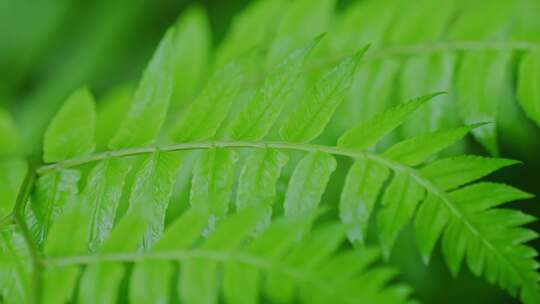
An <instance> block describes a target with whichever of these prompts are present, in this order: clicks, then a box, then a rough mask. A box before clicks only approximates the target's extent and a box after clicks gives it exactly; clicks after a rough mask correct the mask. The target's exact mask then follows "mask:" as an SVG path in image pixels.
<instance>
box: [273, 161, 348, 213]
mask: <svg viewBox="0 0 540 304" xmlns="http://www.w3.org/2000/svg"><path fill="white" fill-rule="evenodd" d="M336 165H337V164H336V160H335V159H334V157H332V156H331V155H329V154H326V153H323V152H313V153H310V154H309V155H307V156H306V157H304V158H303V159H302V160H301V161H300V163H299V164H298V166H297V167H296V169H295V171H294V173H293V175H292V177H291V180H290V182H289V187H288V189H287V194H286V195H285V202H284V203H283V208H284V209H285V215H287V216H291V217H295V216H296V217H297V216H303V215H305V214H310V213H312V212H314V211H316V210H317V206H318V205H319V202H320V200H321V197H322V194H323V192H324V189H325V186H326V184H327V183H328V181H329V179H330V174H332V172H333V171H334V170H335V169H336Z"/></svg>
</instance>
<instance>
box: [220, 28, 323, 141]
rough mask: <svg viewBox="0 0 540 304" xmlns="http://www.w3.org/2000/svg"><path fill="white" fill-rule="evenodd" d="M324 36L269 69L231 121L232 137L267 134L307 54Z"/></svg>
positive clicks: (285, 100)
mask: <svg viewBox="0 0 540 304" xmlns="http://www.w3.org/2000/svg"><path fill="white" fill-rule="evenodd" d="M321 39H322V36H319V37H317V38H315V40H314V41H312V42H311V43H310V44H309V45H307V46H305V47H303V48H301V49H298V50H296V51H294V52H292V53H291V54H290V55H288V56H287V57H286V58H285V59H284V60H283V61H282V62H281V63H280V64H279V65H277V66H276V67H275V68H274V69H273V70H272V71H270V72H269V74H268V76H267V77H266V79H265V81H264V84H263V86H262V87H261V88H260V89H259V90H258V91H257V92H256V93H255V95H254V96H253V98H252V99H251V100H250V101H249V103H248V104H247V106H246V107H245V108H244V109H243V110H242V112H241V113H240V114H239V115H238V117H237V119H235V120H234V121H233V122H232V126H231V133H232V134H231V136H232V138H233V139H235V140H257V139H261V138H263V137H264V136H265V135H267V134H268V131H270V128H271V127H272V126H273V125H274V123H275V122H276V120H277V119H278V116H279V114H280V113H281V111H282V110H283V108H284V107H285V105H286V102H287V99H288V95H289V94H290V93H291V91H292V89H293V88H294V84H295V83H296V81H297V79H298V78H299V76H300V72H301V71H302V66H303V65H304V61H305V60H306V56H307V55H308V54H309V52H310V51H311V50H312V49H313V48H314V47H315V46H316V45H317V44H318V42H319V41H320V40H321Z"/></svg>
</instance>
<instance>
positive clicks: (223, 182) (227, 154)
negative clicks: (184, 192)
mask: <svg viewBox="0 0 540 304" xmlns="http://www.w3.org/2000/svg"><path fill="white" fill-rule="evenodd" d="M237 159H238V156H237V155H236V153H235V152H234V151H230V150H222V149H211V150H208V151H205V152H204V154H203V155H202V157H201V158H199V160H198V161H197V163H196V164H195V168H194V171H193V181H192V187H191V193H190V203H191V205H192V206H195V207H198V208H205V209H207V210H208V212H209V213H210V214H211V215H213V216H215V217H216V218H215V219H219V218H223V217H225V216H226V215H227V213H228V210H229V201H230V198H231V193H232V186H233V182H234V163H235V162H236V160H237ZM215 219H214V220H215Z"/></svg>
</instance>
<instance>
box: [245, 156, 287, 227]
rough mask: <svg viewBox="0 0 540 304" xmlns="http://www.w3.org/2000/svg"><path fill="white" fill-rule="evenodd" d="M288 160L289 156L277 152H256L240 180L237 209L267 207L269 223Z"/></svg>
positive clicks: (246, 164)
mask: <svg viewBox="0 0 540 304" xmlns="http://www.w3.org/2000/svg"><path fill="white" fill-rule="evenodd" d="M287 160H288V156H287V155H286V154H284V153H282V152H280V151H277V150H273V149H263V150H260V151H254V152H253V153H252V154H251V155H250V156H249V157H248V159H247V160H246V163H245V164H244V166H243V167H242V172H241V173H240V177H239V179H238V190H237V194H236V209H237V210H243V209H245V208H249V207H258V208H262V207H266V209H267V216H268V219H267V222H269V220H270V217H271V215H272V204H273V203H274V200H275V199H276V189H275V185H276V183H277V180H278V178H279V175H280V173H281V169H282V168H283V166H285V164H286V162H287Z"/></svg>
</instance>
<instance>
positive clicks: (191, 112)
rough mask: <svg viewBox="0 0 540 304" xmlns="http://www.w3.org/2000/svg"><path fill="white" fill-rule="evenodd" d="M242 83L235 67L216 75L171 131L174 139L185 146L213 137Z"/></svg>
mask: <svg viewBox="0 0 540 304" xmlns="http://www.w3.org/2000/svg"><path fill="white" fill-rule="evenodd" d="M241 81H242V78H241V77H240V67H239V66H238V64H236V63H230V64H228V65H227V66H225V67H223V68H222V69H221V70H219V71H218V72H216V73H215V74H214V76H212V78H211V79H210V80H209V81H208V83H207V84H206V87H205V88H204V89H203V91H202V93H201V94H200V95H199V97H198V98H197V100H196V101H195V102H194V103H192V104H191V106H190V107H189V108H188V109H187V110H186V112H185V113H184V114H183V115H182V116H181V117H180V120H179V121H178V123H177V124H176V126H175V127H174V130H173V133H172V136H173V138H174V139H175V140H176V141H178V142H185V141H192V140H204V139H208V138H211V137H213V136H214V135H215V134H216V132H217V130H218V128H219V126H220V125H221V123H222V122H223V120H224V119H225V118H226V117H227V113H228V112H229V108H230V107H231V105H232V103H233V101H234V99H235V98H236V94H237V92H238V90H239V88H240V85H241Z"/></svg>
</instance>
